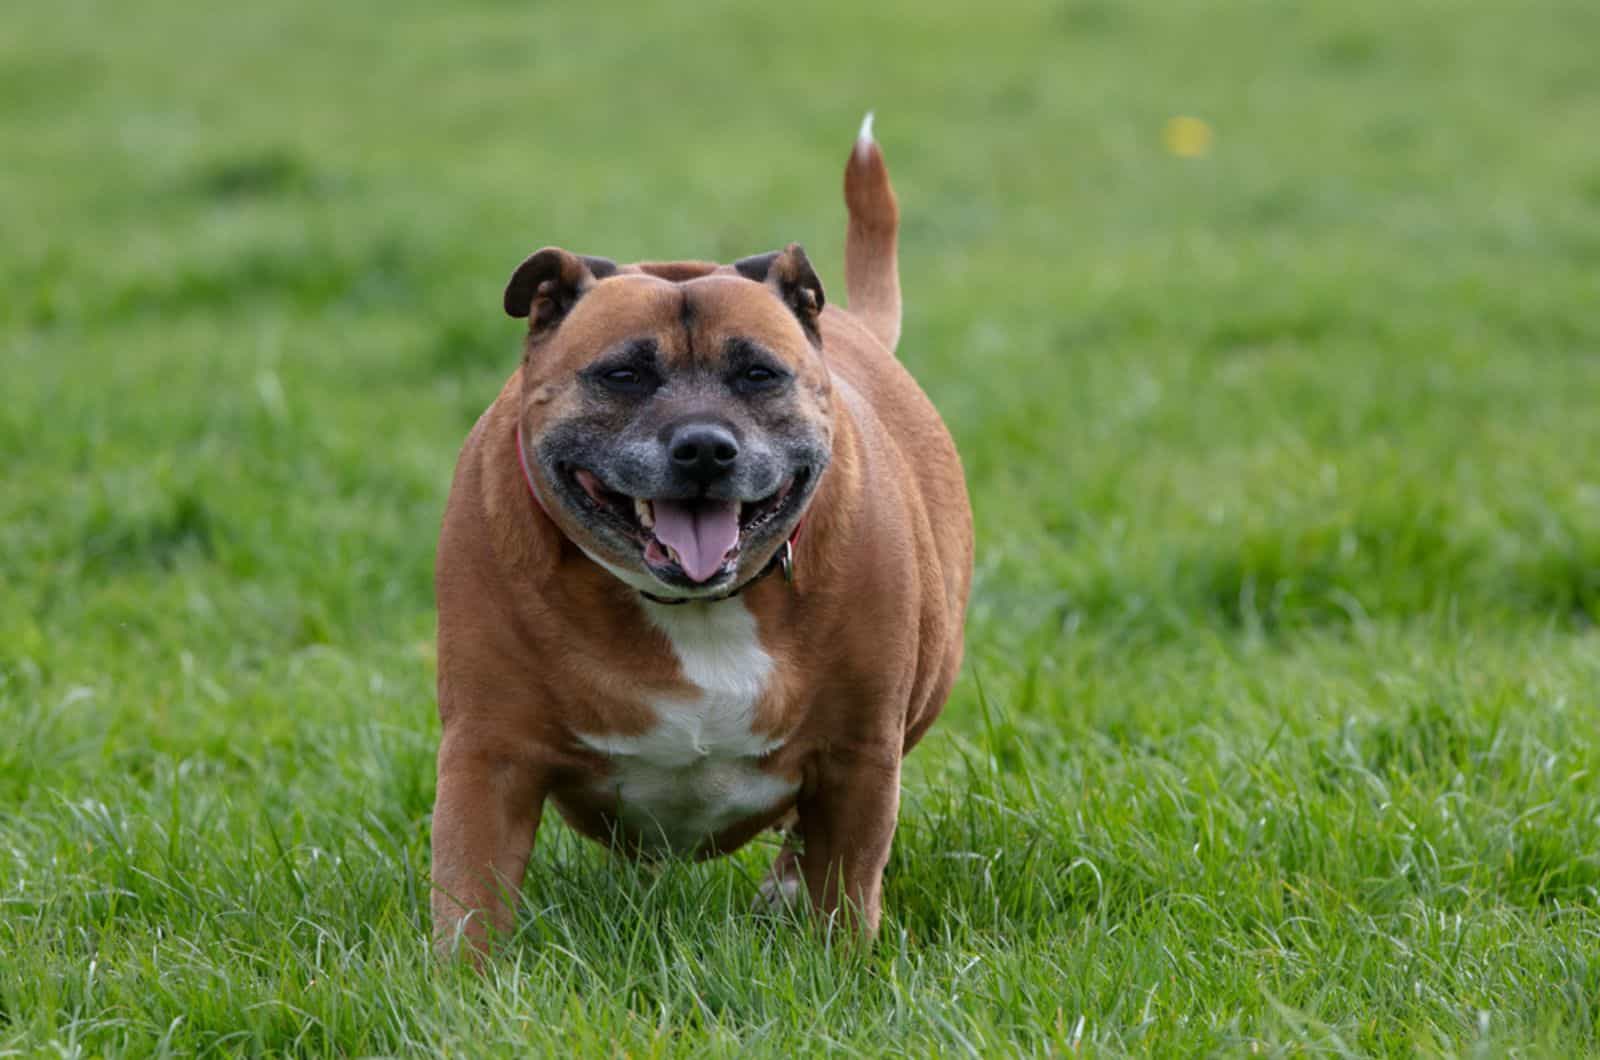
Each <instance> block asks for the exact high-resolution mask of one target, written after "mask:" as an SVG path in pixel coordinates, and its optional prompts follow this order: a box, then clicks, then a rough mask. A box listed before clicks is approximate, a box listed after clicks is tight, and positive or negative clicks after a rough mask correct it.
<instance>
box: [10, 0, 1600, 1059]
mask: <svg viewBox="0 0 1600 1060" xmlns="http://www.w3.org/2000/svg"><path fill="white" fill-rule="evenodd" d="M0 29H3V30H4V32H0V93H3V96H4V98H5V99H6V100H7V103H6V106H5V107H4V108H0V142H3V143H4V144H5V145H6V147H5V156H6V161H5V165H4V166H3V167H0V241H3V245H4V247H5V251H4V253H3V254H0V373H3V379H4V382H3V384H0V398H3V400H0V454H3V455H4V458H5V472H4V475H5V478H4V488H3V489H0V724H3V726H4V728H5V730H6V733H7V735H6V737H5V738H4V739H0V1053H3V1054H11V1053H16V1054H22V1055H34V1054H44V1055H66V1056H101V1055H137V1056H143V1055H152V1054H163V1055H191V1054H243V1053H248V1054H256V1053H284V1054H296V1055H361V1054H373V1053H379V1054H413V1055H429V1054H450V1055H478V1054H482V1055H527V1054H529V1053H541V1052H545V1053H560V1052H580V1053H581V1052H592V1053H605V1054H612V1053H627V1054H630V1055H652V1056H653V1055H661V1056H677V1055H694V1056H720V1055H732V1054H739V1055H746V1054H753V1055H763V1054H765V1055H787V1054H794V1053H815V1052H828V1051H837V1052H842V1053H876V1054H888V1055H906V1056H922V1055H926V1054H928V1053H934V1052H937V1053H955V1054H959V1053H971V1054H981V1055H986V1056H987V1055H995V1054H1002V1055H1003V1054H1012V1053H1024V1054H1036V1055H1044V1054H1050V1053H1059V1052H1065V1051H1070V1050H1078V1051H1082V1052H1084V1053H1090V1054H1097V1055H1119V1054H1140V1055H1161V1056H1171V1055H1194V1054H1204V1053H1220V1054H1224V1055H1247V1054H1248V1055H1254V1054H1257V1053H1259V1054H1262V1055H1302V1054H1306V1055H1309V1054H1333V1055H1418V1054H1420V1055H1426V1056H1499V1055H1507V1054H1518V1055H1549V1056H1561V1057H1567V1056H1575V1055H1596V1054H1600V908H1597V906H1600V735H1597V729H1596V725H1595V712H1596V708H1597V702H1596V689H1597V688H1600V639H1597V634H1596V629H1595V625H1596V622H1597V620H1600V472H1597V467H1600V465H1597V463H1596V461H1595V454H1596V453H1597V452H1600V312H1597V309H1596V307H1597V306H1600V140H1597V139H1596V138H1595V137H1594V135H1593V133H1594V129H1595V128H1596V127H1597V123H1600V74H1597V73H1596V68H1595V66H1594V62H1593V50H1592V42H1593V41H1594V40H1596V39H1600V9H1597V8H1596V7H1595V6H1594V5H1593V4H1591V3H1586V2H1583V0H1566V2H1563V0H1536V2H1533V3H1529V4H1524V5H1518V6H1512V5H1503V4H1493V3H1488V2H1473V0H1462V2H1460V3H1454V4H1450V5H1446V6H1440V5H1429V4H1416V3H1392V2H1378V0H1353V2H1351V3H1347V4H1341V5H1284V4H1269V3H1265V2H1261V0H1219V2H1218V3H1214V4H1206V5H1198V4H1171V3H1159V2H1157V0H1140V2H1136V3H1125V4H1124V3H1115V4H1114V3H1107V2H1101V0H1071V2H1065V3H1054V4H1048V5H1047V4H1021V3H1019V4H1006V5H1001V6H998V7H997V6H995V5H988V6H986V7H984V8H982V9H981V10H979V9H972V8H970V7H969V6H967V5H947V6H942V5H935V6H932V7H930V6H929V5H926V4H911V3H891V4H886V5H873V6H872V7H871V9H870V10H867V9H862V8H861V7H859V6H858V5H847V4H835V3H829V4H823V5H812V6H809V7H806V8H804V9H798V8H797V9H792V10H787V9H786V10H779V9H769V8H759V7H752V6H747V5H737V4H732V3H723V4H704V5H696V6H694V7H692V8H687V7H683V6H681V5H674V6H671V7H667V6H642V5H641V6H639V7H638V8H637V9H633V10H630V11H628V12H627V13H626V15H625V17H624V16H623V15H622V14H621V13H620V12H619V11H618V10H617V9H616V8H615V7H599V6H596V5H588V6H587V7H586V8H579V7H575V6H572V5H534V6H530V5H518V4H507V3H498V2H493V0H474V2H470V3H464V4H459V5H433V4H417V3H411V2H409V0H391V2H390V3H387V4H383V5H378V4H370V3H364V2H351V3H343V4H311V3H306V2H303V0H285V2H282V3H275V4H268V5H254V6H248V7H235V8H230V9H228V10H226V11H224V10H222V9H220V8H212V7H206V6H204V5H199V4H193V3H178V2H176V0H150V2H147V3H141V4H138V5H107V4H102V3H91V2H88V0H59V2H57V3H52V4H44V3H39V2H28V0H24V2H23V3H22V4H20V5H18V4H12V5H9V6H7V7H6V9H5V11H4V13H3V14H0ZM868 106H872V107H876V109H877V111H878V116H879V123H878V127H879V131H880V135H881V137H882V139H883V141H884V143H885V147H886V150H887V152H888V155H889V158H890V162H891V166H892V168H893V171H894V174H895V179H896V182H897V185H898V188H899V191H900V197H901V203H902V207H903V210H904V214H905V230H904V232H903V248H902V250H903V269H904V283H905V287H906V291H907V306H908V317H907V321H906V333H905V338H904V340H903V342H902V347H901V348H902V355H903V357H904V359H905V360H906V362H907V363H908V364H909V365H910V366H911V367H912V369H913V370H914V372H915V373H916V374H917V375H918V377H919V378H920V379H921V380H922V381H923V382H924V385H925V386H926V388H927V389H928V391H929V392H930V394H931V395H932V396H933V398H934V399H935V401H936V402H937V403H938V404H939V406H940V407H941V409H943V410H944V412H945V415H946V417H947V419H948V421H949V423H950V425H951V427H952V429H953V430H954V432H955V434H956V435H957V438H958V441H959V443H960V445H961V448H962V452H963V456H964V459H965V461H966V465H967V469H968V474H969V477H970V481H971V488H972V493H973V499H974V503H975V509H976V513H977V523H978V531H979V564H978V578H977V585H976V595H975V599H974V603H973V608H972V615H971V622H970V625H969V636H968V643H969V665H968V666H967V669H966V671H965V674H964V676H963V678H962V680H961V682H960V684H959V685H958V688H957V690H956V693H955V695H954V697H953V699H952V702H951V703H950V706H949V708H948V711H947V714H946V717H945V719H944V720H943V721H942V722H941V724H940V725H939V726H938V727H937V728H935V730H934V731H933V733H932V735H931V736H930V738H929V739H928V740H927V741H925V742H924V744H923V746H922V747H921V748H919V749H918V751H917V753H916V754H915V755H914V756H913V758H912V760H911V763H910V767H909V769H908V773H907V778H906V793H905V809H904V814H903V820H902V825H901V829H900V835H899V840H898V843H897V847H896V851H895V856H894V860H893V863H892V865H891V870H890V878H889V881H888V885H887V895H886V907H887V910H888V914H887V917H886V921H885V928H884V934H883V938H882V940H881V942H880V944H879V945H878V946H877V948H876V949H875V950H874V951H872V952H871V953H867V954H864V953H854V952H847V951H843V952H842V951H839V950H836V949H830V948H828V947H826V946H823V945H821V944H820V943H818V942H817V941H816V940H814V939H813V938H811V937H809V936H808V935H806V934H805V933H804V932H803V931H802V930H800V929H799V928H798V927H797V926H796V925H794V924H791V923H787V922H783V921H777V922H774V921H772V920H768V919H762V918H758V917H755V916H753V915H751V914H749V913H748V912H747V907H748V904H749V901H750V898H751V896H752V894H753V891H754V886H755V880H756V879H757V878H758V877H759V874H760V872H761V871H762V870H763V868H764V863H765V859H766V858H767V857H768V856H769V854H770V848H763V849H755V850H752V851H749V852H748V853H745V854H742V855H740V856H738V857H735V858H733V859H730V860H727V861H724V862H719V863H717V864H714V865H709V866H700V867H673V868H670V869H668V870H667V871H665V872H663V873H661V874H659V875H657V876H653V877H652V876H647V875H644V874H641V873H639V872H636V871H634V870H632V869H629V868H628V867H626V866H618V865H616V864H614V863H613V862H612V861H611V860H610V859H609V858H608V857H607V856H606V855H605V853H604V852H603V851H600V850H598V849H596V848H595V847H593V846H592V845H588V844H584V843H581V842H579V841H578V840H577V839H575V838H574V837H573V836H572V835H571V834H570V833H568V832H566V831H565V830H564V829H562V828H561V827H560V826H549V827H547V828H546V829H545V831H544V832H543V834H542V835H541V837H540V841H539V847H538V850H537V851H536V853H535V857H534V866H533V871H532V873H531V875H530V881H529V884H528V886H527V888H526V893H525V895H524V896H523V897H524V905H525V911H524V917H523V920H522V923H523V928H522V935H521V937H520V938H519V940H518V942H517V944H516V946H515V947H514V949H513V952H512V954H511V955H510V956H509V957H508V959H507V960H505V961H504V962H502V963H500V964H498V965H496V966H495V967H493V968H492V969H491V970H490V972H489V974H488V975H487V977H486V978H484V979H482V980H480V979H477V978H474V977H471V976H467V975H458V974H454V973H450V972H439V971H437V970H435V969H433V968H432V967H430V965H429V962H428V960H427V958H426V952H425V923H424V916H425V907H426V872H427V857H426V851H427V839H428V827H429V825H428V814H429V811H430V808H431V804H432V791H433V773H432V769H433V764H432V755H433V750H434V747H435V742H436V738H437V722H436V719H435V717H434V713H433V711H434V703H433V693H432V681H433V668H432V667H433V661H432V648H431V638H432V633H433V612H432V596H431V585H430V577H431V565H432V549H433V545H434V540H435V534H436V532H437V526H438V519H439V515H440V511H441V508H442V503H443V497H444V491H445V488H446V486H447V483H448V481H449V475H450V470H451V466H452V463H453V460H454V457H455V454H456V450H457V446H458V445H459V443H460V440H461V438H462V437H463V436H464V434H465V432H466V429H467V427H468V426H469V425H470V423H471V422H472V420H473V418H474V417H475V416H476V415H477V413H478V411H479V410H480V409H481V408H482V407H483V406H484V405H485V404H486V403H487V402H488V401H489V399H490V398H491V397H492V396H493V394H494V393H495V391H496V389H497V387H498V385H499V383H500V381H501V380H502V379H503V378H504V376H505V374H506V373H507V372H508V371H509V370H510V368H511V367H512V366H513V364H514V360H515V356H516V353H515V350H516V336H517V324H516V323H515V322H512V321H509V320H507V319H505V318H504V317H502V316H501V315H500V313H499V310H498V304H499V292H500V286H501V284H502V283H503V281H504V279H505V276H506V275H507V273H508V272H509V270H510V268H511V267H512V266H513V265H514V264H515V262H517V261H519V260H520V259H521V257H522V256H523V255H524V254H526V253H527V252H528V251H529V250H530V249H532V248H534V247H536V246H539V245H542V244H546V243H558V244H562V245H566V246H568V247H570V248H572V249H574V250H577V251H581V252H588V253H601V254H606V255H609V256H612V257H615V258H617V259H619V260H631V259H638V258H644V257H662V256H706V257H715V258H719V259H723V260H728V259H731V258H733V257H735V256H738V255H741V254H746V253H752V252H756V251H760V250H763V249H769V248H772V247H776V246H780V245H782V244H783V243H784V242H786V241H787V240H790V239H799V240H801V241H803V242H804V243H805V244H806V246H807V248H808V250H809V251H810V252H811V256H812V258H813V260H814V261H815V262H816V263H817V264H818V266H819V269H820V271H821V272H822V275H823V279H824V282H825V284H827V285H829V290H830V292H832V293H833V294H835V295H839V294H842V270H841V266H840V261H841V245H842V232H843V220H842V206H841V205H840V203H839V201H838V197H839V193H838V182H839V172H840V169H841V167H842V163H843V159H844V154H845V151H846V150H847V148H848V144H849V139H850V137H851V135H852V133H853V130H854V128H855V125H856V122H857V121H858V120H859V118H860V115H861V112H862V111H863V110H864V109H866V108H867V107H868ZM1175 115H1192V116H1195V117H1198V118H1201V119H1202V120H1204V121H1205V122H1207V123H1208V124H1209V126H1210V127H1211V128H1212V130H1213V131H1214V141H1213V143H1212V145H1211V148H1210V150H1209V152H1208V153H1206V154H1205V155H1204V156H1203V157H1199V158H1178V157H1174V156H1172V155H1170V154H1168V153H1167V152H1166V151H1165V150H1164V149H1163V147H1162V135H1161V131H1162V127H1163V125H1164V124H1165V123H1166V122H1167V121H1168V119H1170V118H1171V117H1173V116H1175Z"/></svg>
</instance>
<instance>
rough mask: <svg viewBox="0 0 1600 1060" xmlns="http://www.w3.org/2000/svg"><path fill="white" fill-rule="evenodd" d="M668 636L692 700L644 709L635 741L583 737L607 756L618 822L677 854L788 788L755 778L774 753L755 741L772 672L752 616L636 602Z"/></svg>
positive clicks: (774, 744)
mask: <svg viewBox="0 0 1600 1060" xmlns="http://www.w3.org/2000/svg"><path fill="white" fill-rule="evenodd" d="M640 603H641V605H642V606H643V607H644V609H645V612H646V614H648V615H649V617H650V621H651V622H653V623H654V624H655V625H656V627H657V628H659V629H660V630H661V631H662V632H663V633H665V634H666V635H667V639H668V640H670V641H671V642H672V650H673V652H674V654H676V655H677V657H678V663H679V665H680V666H681V667H682V668H683V675H684V677H685V678H686V679H687V680H688V681H689V683H690V684H692V685H694V686H695V688H696V689H697V690H698V694H696V695H691V696H686V697H682V698H678V697H658V698H653V699H651V700H650V701H649V706H650V707H651V709H652V710H653V711H654V713H655V715H656V719H657V721H656V725H655V727H654V728H652V729H651V730H650V731H648V732H646V733H643V734H642V735H639V736H583V735H580V736H579V737H578V738H579V739H580V740H582V741H583V742H584V743H585V744H586V745H588V746H589V747H591V748H593V749H594V750H596V751H599V752H601V753H603V754H606V755H609V756H610V757H611V758H612V759H613V771H612V773H611V775H610V776H608V777H606V779H605V781H604V783H605V785H606V786H607V789H608V790H609V791H611V792H612V793H614V794H615V795H616V798H617V802H618V812H619V814H620V816H621V817H622V819H623V820H624V821H626V822H627V823H629V824H630V825H633V826H634V827H635V828H637V829H638V830H639V832H640V834H641V836H642V838H643V840H644V841H645V842H646V843H653V845H655V846H657V847H664V848H666V849H669V850H673V851H677V852H688V851H691V850H693V849H694V848H695V847H696V846H698V845H699V844H700V842H701V841H702V840H704V839H707V838H709V837H711V836H713V835H715V834H716V833H717V832H719V831H721V830H722V829H724V828H726V827H728V826H729V825H731V824H734V823H735V822H737V821H740V820H743V819H744V818H747V817H750V816H753V815H755V814H758V813H761V812H762V811H764V810H768V809H770V808H771V807H772V806H773V805H774V804H776V803H777V802H778V801H779V800H780V799H782V798H784V797H785V796H787V795H789V794H791V793H793V791H794V790H795V788H796V787H797V786H798V785H797V784H795V783H793V782H791V781H788V780H786V779H784V778H782V777H778V776H774V775H772V774H770V773H767V772H766V771H765V770H763V769H761V768H760V766H759V764H758V760H759V759H760V758H761V757H762V756H763V755H766V754H770V753H771V752H772V751H774V750H776V749H777V748H778V747H780V746H782V745H783V740H782V739H781V738H780V739H772V738H769V737H766V736H762V735H759V734H757V733H756V732H754V731H753V730H752V728H751V726H752V724H753V723H754V721H755V716H756V707H757V705H758V704H759V703H760V701H761V695H762V693H763V692H764V691H765V690H766V687H767V678H768V676H769V675H770V674H771V672H772V657H771V656H769V655H768V654H767V653H766V651H765V650H764V649H763V648H762V647H761V638H760V636H759V635H758V633H757V630H756V620H755V616H754V615H752V614H751V613H750V610H749V608H747V607H745V604H744V601H743V600H740V599H739V598H738V597H734V598H733V599H730V600H721V601H718V602H716V603H710V604H681V605H676V606H668V605H663V604H656V603H651V602H650V601H647V600H641V601H640Z"/></svg>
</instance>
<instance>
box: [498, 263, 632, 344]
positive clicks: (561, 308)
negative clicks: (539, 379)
mask: <svg viewBox="0 0 1600 1060" xmlns="http://www.w3.org/2000/svg"><path fill="white" fill-rule="evenodd" d="M616 271H617V263H616V262H614V261H611V260H609V259H607V258H591V257H586V256H580V255H577V254H573V253H572V252H570V251H566V250H562V249H561V248H560V247H545V248H544V249H543V250H541V251H538V252H537V253H534V254H532V255H530V256H529V257H528V258H527V260H525V261H524V262H523V263H522V264H521V265H518V266H517V270H516V271H515V272H513V273H512V274H511V279H510V281H509V282H508V283H507V284H506V295H505V307H506V313H507V315H509V316H514V317H527V318H528V330H529V331H532V332H535V333H537V332H540V331H544V330H546V329H548V328H550V327H553V326H554V325H556V324H559V323H560V322H561V320H562V318H563V317H565V316H566V315H567V313H568V312H570V311H571V309H572V307H573V306H574V305H576V304H577V301H578V299H579V298H582V297H583V295H584V292H586V291H588V290H589V288H591V287H593V286H594V285H595V283H596V282H597V281H599V280H603V279H605V278H606V277H607V276H610V275H611V274H612V273H614V272H616Z"/></svg>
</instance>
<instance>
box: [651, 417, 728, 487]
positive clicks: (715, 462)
mask: <svg viewBox="0 0 1600 1060" xmlns="http://www.w3.org/2000/svg"><path fill="white" fill-rule="evenodd" d="M667 451H668V453H669V454H670V455H671V456H672V466H673V467H674V468H676V469H677V470H678V473H679V474H681V475H684V476H685V477H687V478H690V479H693V480H694V481H696V482H700V483H710V482H715V481H716V480H717V479H719V478H721V477H722V476H723V475H726V474H727V473H728V472H729V471H731V470H733V464H734V461H736V460H738V459H739V442H738V440H737V439H735V438H734V436H733V432H732V431H730V430H728V428H726V427H720V426H718V425H717V424H715V423H686V424H684V425H683V426H681V427H679V428H678V429H677V430H675V431H673V432H672V438H671V440H670V441H668V442H667Z"/></svg>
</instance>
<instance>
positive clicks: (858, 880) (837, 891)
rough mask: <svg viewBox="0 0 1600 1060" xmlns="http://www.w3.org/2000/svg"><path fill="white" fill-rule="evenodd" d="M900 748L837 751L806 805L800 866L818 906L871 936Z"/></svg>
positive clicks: (894, 808) (896, 794)
mask: <svg viewBox="0 0 1600 1060" xmlns="http://www.w3.org/2000/svg"><path fill="white" fill-rule="evenodd" d="M899 750H900V749H899V747H898V746H897V745H896V746H890V747H886V748H883V749H871V750H852V751H845V752H840V751H834V752H830V753H829V754H828V755H827V756H825V758H824V760H823V762H822V763H821V765H820V766H819V767H818V769H817V772H816V783H815V785H814V786H813V788H812V790H811V791H810V792H809V793H808V794H807V795H806V796H805V797H804V798H803V799H802V800H801V803H800V833H801V836H802V839H803V842H804V844H805V848H804V851H803V852H802V853H801V855H800V870H801V873H802V874H803V876H804V877H805V882H806V890H807V891H808V892H809V894H810V896H811V905H812V909H813V910H814V911H815V912H817V913H820V914H822V916H823V917H824V918H825V922H826V923H828V924H832V923H836V922H838V923H841V924H842V926H846V927H849V928H851V929H853V930H855V931H857V932H859V933H860V934H861V935H863V936H865V937H867V938H869V939H870V938H871V937H872V936H874V935H875V934H877V931H878V919H879V916H880V915H881V913H882V899H883V870H884V866H886V865H887V864H888V863H889V847H890V845H891V844H892V843H893V842H894V827H895V816H896V814H898V813H899V810H900V754H899Z"/></svg>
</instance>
